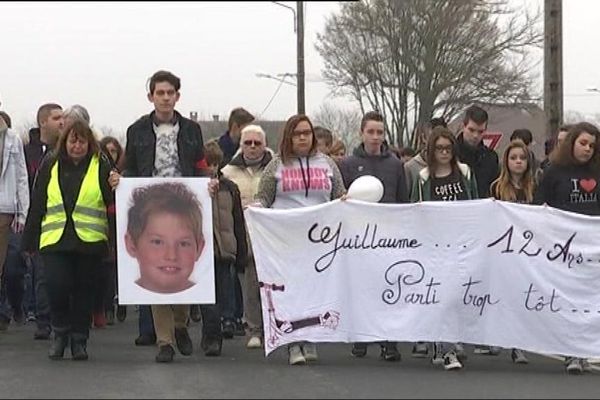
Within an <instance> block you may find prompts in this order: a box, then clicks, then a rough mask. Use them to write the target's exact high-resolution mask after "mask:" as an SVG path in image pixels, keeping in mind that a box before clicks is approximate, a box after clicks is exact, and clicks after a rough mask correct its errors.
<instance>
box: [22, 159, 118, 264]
mask: <svg viewBox="0 0 600 400" xmlns="http://www.w3.org/2000/svg"><path fill="white" fill-rule="evenodd" d="M90 160H91V156H87V157H86V158H85V159H84V160H83V161H82V162H80V163H79V164H78V165H75V164H73V162H71V161H70V160H69V159H67V158H65V157H61V156H57V155H56V154H54V153H49V154H48V156H46V157H45V158H44V160H43V162H42V164H41V165H40V168H39V171H38V174H37V178H36V180H35V184H34V188H33V195H32V202H31V206H30V207H29V214H28V215H27V222H26V223H25V230H24V232H23V239H22V243H21V248H22V249H23V250H24V251H28V252H36V251H38V249H39V242H40V235H41V229H42V220H43V219H44V216H45V215H46V203H47V202H48V194H47V191H48V184H49V183H50V172H51V170H52V167H53V166H54V164H55V163H56V162H58V163H59V164H58V181H59V185H60V190H61V193H62V197H63V204H64V207H65V212H66V213H67V224H66V225H65V229H64V233H63V236H62V237H61V239H60V240H59V241H58V242H57V243H55V244H53V245H50V246H47V247H45V248H44V249H42V250H41V252H42V253H44V252H57V251H60V252H77V253H84V254H97V255H98V256H105V255H107V252H108V243H107V242H96V243H85V242H83V241H81V239H79V237H78V236H77V233H76V232H75V227H74V225H73V219H72V218H71V214H72V213H73V208H74V207H75V202H76V201H77V197H78V196H79V190H80V189H81V184H82V183H83V178H84V176H85V173H86V172H87V169H88V166H89V165H90ZM110 170H111V165H110V162H109V161H108V158H107V157H105V156H104V155H103V154H102V155H101V157H100V171H99V179H100V189H101V191H102V197H103V199H104V204H106V207H107V216H108V225H109V236H112V235H111V234H110V232H113V231H114V226H115V219H114V195H113V191H112V190H111V188H110V185H109V184H108V176H109V173H110ZM110 239H111V238H109V240H110Z"/></svg>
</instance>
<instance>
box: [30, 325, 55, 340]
mask: <svg viewBox="0 0 600 400" xmlns="http://www.w3.org/2000/svg"><path fill="white" fill-rule="evenodd" d="M50 333H52V329H50V327H49V326H40V327H38V328H37V330H36V331H35V333H34V334H33V338H34V339H35V340H48V339H50Z"/></svg>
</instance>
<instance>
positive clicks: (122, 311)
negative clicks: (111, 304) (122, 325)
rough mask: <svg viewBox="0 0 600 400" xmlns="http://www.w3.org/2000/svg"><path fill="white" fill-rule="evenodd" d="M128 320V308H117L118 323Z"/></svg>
mask: <svg viewBox="0 0 600 400" xmlns="http://www.w3.org/2000/svg"><path fill="white" fill-rule="evenodd" d="M125 318H127V306H117V321H119V322H123V321H125Z"/></svg>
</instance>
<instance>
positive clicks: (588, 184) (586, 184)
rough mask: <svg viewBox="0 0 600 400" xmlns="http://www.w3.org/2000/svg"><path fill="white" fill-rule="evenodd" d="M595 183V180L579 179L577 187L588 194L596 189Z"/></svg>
mask: <svg viewBox="0 0 600 400" xmlns="http://www.w3.org/2000/svg"><path fill="white" fill-rule="evenodd" d="M596 185H597V182H596V180H595V179H593V178H592V179H581V180H580V181H579V186H581V188H582V189H583V190H585V191H586V192H588V193H592V192H593V191H594V189H596Z"/></svg>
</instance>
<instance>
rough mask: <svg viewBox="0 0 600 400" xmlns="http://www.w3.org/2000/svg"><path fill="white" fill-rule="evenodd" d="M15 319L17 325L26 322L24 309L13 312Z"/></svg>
mask: <svg viewBox="0 0 600 400" xmlns="http://www.w3.org/2000/svg"><path fill="white" fill-rule="evenodd" d="M13 321H15V323H16V324H17V325H23V324H24V323H25V312H23V310H20V311H15V312H14V313H13Z"/></svg>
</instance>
